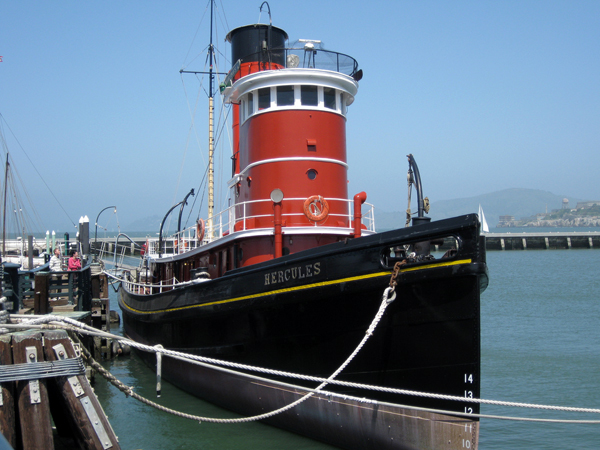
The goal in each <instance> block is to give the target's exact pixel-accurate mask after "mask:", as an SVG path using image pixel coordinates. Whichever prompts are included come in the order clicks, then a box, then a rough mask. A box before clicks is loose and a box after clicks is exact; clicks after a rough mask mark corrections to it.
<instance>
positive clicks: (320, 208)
mask: <svg viewBox="0 0 600 450" xmlns="http://www.w3.org/2000/svg"><path fill="white" fill-rule="evenodd" d="M304 215H305V216H306V217H308V218H309V219H310V220H314V221H315V222H321V221H322V220H325V219H326V218H327V216H328V215H329V204H328V203H327V200H325V199H324V198H323V197H322V196H320V195H311V196H310V197H308V198H307V199H306V200H304Z"/></svg>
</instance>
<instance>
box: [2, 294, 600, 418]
mask: <svg viewBox="0 0 600 450" xmlns="http://www.w3.org/2000/svg"><path fill="white" fill-rule="evenodd" d="M384 302H385V299H384ZM384 302H382V306H381V307H380V310H379V311H378V313H377V315H376V316H375V319H374V322H375V320H379V319H380V315H382V314H383V313H382V307H383V303H384ZM383 309H385V308H383ZM11 317H12V318H14V317H18V316H17V315H14V314H12V315H11ZM21 317H24V316H21ZM29 317H31V316H29ZM50 322H67V323H69V324H71V325H74V326H76V327H77V328H78V329H79V330H82V331H83V330H85V331H86V332H87V333H88V334H93V335H96V336H101V337H106V338H111V339H114V340H118V341H120V342H123V343H125V344H127V345H129V346H130V347H133V348H137V349H138V350H142V351H147V352H157V351H160V352H161V353H163V354H165V355H167V356H171V357H175V358H179V359H183V360H186V361H189V362H201V363H207V364H212V365H220V366H225V367H230V368H235V369H239V370H247V371H254V372H259V373H265V374H268V375H273V376H281V377H289V378H297V379H301V380H304V381H315V382H320V383H325V384H333V385H338V386H344V387H352V388H357V389H366V390H373V391H378V392H387V393H391V394H399V395H411V396H419V397H427V398H434V399H439V400H451V401H459V402H468V403H477V404H486V405H496V406H507V407H517V408H530V409H547V410H553V411H565V412H582V413H592V414H600V409H594V408H578V407H569V406H552V405H541V404H535V403H519V402H507V401H498V400H486V399H479V398H468V399H467V398H465V397H459V396H453V395H445V394H434V393H428V392H420V391H411V390H406V389H396V388H389V387H383V386H375V385H368V384H361V383H353V382H347V381H340V380H334V379H332V377H334V375H335V373H334V375H332V376H331V377H329V378H321V377H315V376H311V375H302V374H296V373H292V372H284V371H279V370H273V369H266V368H261V367H256V366H250V365H246V364H238V363H234V362H229V361H223V360H218V359H213V358H207V357H203V356H198V355H189V354H186V353H182V352H177V351H174V350H168V349H160V350H158V349H157V348H155V347H151V346H148V345H144V344H140V343H139V342H136V341H132V340H130V339H126V338H123V337H122V336H117V335H114V334H111V333H106V332H103V331H99V330H97V329H95V328H92V327H90V326H88V325H85V324H83V323H81V322H78V321H76V320H74V319H70V318H68V317H60V316H42V317H40V318H39V319H35V320H32V321H27V322H25V323H23V325H27V326H29V325H39V324H41V323H50ZM2 326H3V327H4V326H6V327H10V326H11V325H9V324H4V325H2ZM13 327H17V326H16V325H13ZM367 333H368V331H367ZM367 333H366V334H365V338H363V341H362V342H361V344H359V347H357V350H355V351H354V352H353V354H352V355H351V356H350V358H349V359H351V358H353V357H354V356H355V354H356V353H357V351H358V350H360V348H361V347H362V345H364V342H366V339H367V338H368V334H367ZM348 362H349V361H347V362H345V363H344V364H343V365H342V366H343V367H345V366H346V365H347V363H348ZM342 366H341V367H342ZM338 371H339V369H338ZM338 371H336V372H337V373H339V372H338ZM307 389H308V388H307ZM308 390H309V389H308ZM452 414H458V413H454V412H452ZM469 415H472V414H469ZM482 417H485V416H482ZM492 417H493V416H492Z"/></svg>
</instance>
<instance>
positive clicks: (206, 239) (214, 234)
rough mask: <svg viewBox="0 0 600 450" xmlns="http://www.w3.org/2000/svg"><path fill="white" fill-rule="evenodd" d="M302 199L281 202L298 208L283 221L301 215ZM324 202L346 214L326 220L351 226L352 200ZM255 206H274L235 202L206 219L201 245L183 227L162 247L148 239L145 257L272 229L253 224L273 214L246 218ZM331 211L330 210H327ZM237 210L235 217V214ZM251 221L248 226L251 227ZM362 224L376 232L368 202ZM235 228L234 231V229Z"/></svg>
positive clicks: (194, 233)
mask: <svg viewBox="0 0 600 450" xmlns="http://www.w3.org/2000/svg"><path fill="white" fill-rule="evenodd" d="M305 200H306V199H305V198H287V199H284V200H283V203H289V202H295V203H296V202H297V203H298V204H299V205H300V207H299V208H294V209H295V210H296V211H299V212H293V213H283V214H282V219H283V220H285V219H286V218H293V217H300V216H304V212H303V208H302V205H303V204H304V201H305ZM327 202H328V203H329V204H330V205H331V204H335V203H345V204H346V206H347V207H346V210H347V212H346V213H344V214H340V213H331V212H330V213H329V218H332V219H336V218H337V219H338V221H340V222H343V223H348V224H349V225H351V223H352V222H353V221H354V201H353V200H349V199H337V198H331V199H330V198H328V199H327ZM256 203H271V204H272V203H273V202H272V200H270V199H264V200H254V201H250V202H243V203H238V204H236V205H232V206H230V207H229V208H227V209H225V210H223V211H221V212H220V213H218V214H216V215H214V216H213V217H212V220H207V221H206V222H205V231H204V236H203V238H202V242H199V240H198V236H197V234H198V233H197V226H196V225H194V226H192V227H189V228H186V229H185V230H183V231H180V232H179V233H177V234H175V235H172V236H169V237H163V238H162V244H159V239H158V238H153V239H148V248H147V249H146V252H147V255H148V256H149V257H151V258H152V257H154V258H155V257H160V256H162V257H165V256H174V255H179V254H182V253H187V252H189V251H191V250H194V249H195V248H197V247H200V246H202V245H206V244H208V243H210V242H212V241H214V240H216V239H220V238H222V237H224V236H227V235H229V234H233V233H235V232H241V231H246V230H249V229H252V230H255V231H256V230H261V229H269V230H272V229H273V227H272V226H271V227H259V228H257V227H255V226H254V223H255V220H256V219H261V218H266V217H269V218H271V217H273V214H258V215H256V214H255V215H249V212H248V210H249V207H250V206H251V205H252V204H256ZM330 209H331V208H330ZM236 211H238V214H236ZM250 222H251V224H250ZM361 223H362V224H363V225H364V226H365V227H366V230H367V231H369V232H375V216H374V208H373V205H372V204H370V203H364V204H363V212H362V219H361ZM236 226H237V229H235V228H236ZM298 226H300V225H291V226H290V225H288V226H287V227H286V228H287V229H288V230H289V229H290V228H295V227H298ZM302 226H303V227H307V226H312V227H315V228H321V227H329V226H328V225H327V221H325V222H324V223H319V222H313V224H312V225H308V224H305V225H302ZM331 228H336V229H342V230H348V231H352V230H353V229H354V227H352V226H348V227H339V226H338V225H333V226H332V227H331Z"/></svg>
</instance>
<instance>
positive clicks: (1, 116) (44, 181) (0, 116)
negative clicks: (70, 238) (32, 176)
mask: <svg viewBox="0 0 600 450" xmlns="http://www.w3.org/2000/svg"><path fill="white" fill-rule="evenodd" d="M0 119H2V120H3V121H4V123H5V124H6V126H7V127H8V129H9V131H10V133H11V134H12V135H13V137H14V139H15V141H17V144H19V147H21V150H22V151H23V153H24V154H25V156H26V157H27V159H28V160H29V162H30V163H31V165H32V167H33V170H35V172H36V173H37V174H38V176H39V177H40V180H42V182H43V183H44V185H45V186H46V188H47V189H48V192H50V194H51V195H52V197H54V200H56V203H58V206H60V209H62V211H63V212H64V213H65V216H67V218H68V219H69V221H70V222H71V224H72V225H73V227H74V228H77V225H75V222H74V221H73V220H72V219H71V218H70V217H69V214H68V213H67V211H66V210H65V208H64V207H63V205H62V204H61V203H60V201H59V200H58V198H56V195H54V192H52V189H50V186H48V183H46V180H45V179H44V177H43V176H42V174H41V173H40V172H39V171H38V170H37V167H35V164H33V161H32V160H31V158H30V157H29V155H28V154H27V152H26V151H25V149H24V148H23V146H22V145H21V143H20V142H19V140H18V139H17V137H16V136H15V134H14V133H13V131H12V129H11V128H10V125H8V122H7V121H6V119H5V118H4V116H3V115H2V114H1V113H0Z"/></svg>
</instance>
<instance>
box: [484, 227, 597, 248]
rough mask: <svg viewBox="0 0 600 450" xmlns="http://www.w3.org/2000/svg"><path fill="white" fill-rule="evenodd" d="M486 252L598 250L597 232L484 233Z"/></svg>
mask: <svg viewBox="0 0 600 450" xmlns="http://www.w3.org/2000/svg"><path fill="white" fill-rule="evenodd" d="M485 242H486V245H485V247H486V249H487V250H533V249H539V250H550V249H552V250H557V249H558V250H562V249H564V250H569V249H576V248H588V249H590V248H600V232H599V231H568V232H562V231H556V232H555V231H550V232H535V231H533V232H526V233H509V232H507V233H485Z"/></svg>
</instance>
